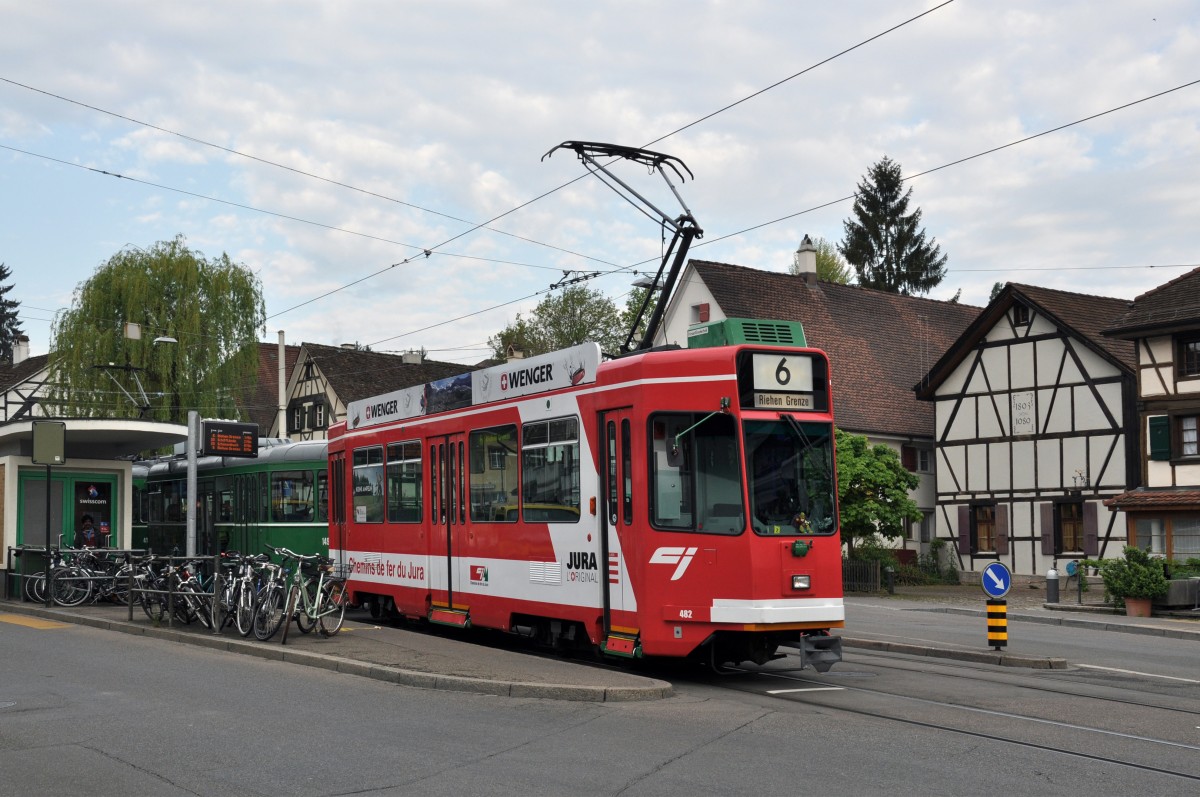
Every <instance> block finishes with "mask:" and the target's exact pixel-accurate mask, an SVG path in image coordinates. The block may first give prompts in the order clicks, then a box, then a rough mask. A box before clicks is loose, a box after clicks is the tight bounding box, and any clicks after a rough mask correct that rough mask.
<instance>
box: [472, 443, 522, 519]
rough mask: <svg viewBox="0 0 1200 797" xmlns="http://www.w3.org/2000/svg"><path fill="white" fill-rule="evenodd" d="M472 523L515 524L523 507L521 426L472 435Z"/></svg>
mask: <svg viewBox="0 0 1200 797" xmlns="http://www.w3.org/2000/svg"><path fill="white" fill-rule="evenodd" d="M468 457H469V462H470V468H471V520H472V521H473V522H476V523H481V522H482V523H515V522H516V521H517V511H518V508H519V506H520V495H519V492H520V490H519V486H520V481H519V480H518V476H519V474H518V472H517V471H518V468H517V427H516V426H514V425H510V426H494V427H492V428H490V429H477V430H475V431H473V432H471V436H470V451H469V452H468Z"/></svg>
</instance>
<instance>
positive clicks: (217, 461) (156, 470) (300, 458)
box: [133, 437, 327, 478]
mask: <svg viewBox="0 0 1200 797" xmlns="http://www.w3.org/2000/svg"><path fill="white" fill-rule="evenodd" d="M326 445H327V444H326V442H325V441H324V440H303V441H299V442H295V441H292V440H289V439H288V438H286V437H260V438H259V439H258V456H257V457H255V458H252V459H248V458H245V457H199V458H197V460H196V469H197V470H202V471H204V470H215V469H217V468H227V467H234V466H245V467H251V466H254V465H262V464H277V463H283V462H321V461H324V460H325V457H326ZM186 470H187V455H186V454H182V453H176V454H173V455H171V456H168V457H160V458H158V459H149V460H143V461H140V462H135V463H133V475H134V478H147V477H150V476H162V475H166V474H172V473H179V474H182V473H184V472H185V471H186Z"/></svg>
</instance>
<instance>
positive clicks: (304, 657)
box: [0, 600, 673, 702]
mask: <svg viewBox="0 0 1200 797" xmlns="http://www.w3.org/2000/svg"><path fill="white" fill-rule="evenodd" d="M6 614H7V615H17V616H18V617H17V618H12V619H13V621H19V618H20V617H30V618H37V619H40V620H44V621H52V622H53V621H57V622H62V623H73V624H78V625H87V626H91V627H94V628H103V629H107V630H111V631H118V632H121V633H126V634H135V635H140V636H145V637H149V638H154V639H164V640H169V641H172V642H181V643H185V644H192V645H198V646H201V647H207V648H212V649H214V650H226V651H231V652H235V653H242V654H246V655H250V656H257V657H259V658H263V659H269V660H273V661H285V662H289V663H293V664H302V665H305V666H309V667H320V668H322V669H326V670H333V671H335V672H344V673H348V674H352V675H361V676H364V677H367V678H375V679H377V680H381V681H387V682H388V683H395V684H400V685H402V686H414V687H419V688H422V689H446V690H450V691H457V692H475V693H480V694H489V695H501V696H506V697H542V698H553V699H555V700H580V701H592V702H606V701H633V700H658V699H660V698H664V697H670V696H671V694H672V693H673V691H672V687H671V685H670V684H669V683H667V682H666V681H661V680H657V679H654V678H647V677H643V676H641V675H636V674H634V673H630V672H626V671H622V670H620V669H614V668H599V667H585V666H581V665H580V664H578V663H575V662H572V661H570V660H568V659H555V658H547V657H544V656H531V655H526V654H523V653H520V652H515V651H511V650H505V649H503V648H496V647H492V646H490V645H488V644H486V639H483V640H482V641H479V640H480V638H481V637H480V635H475V636H473V637H469V638H470V639H471V640H472V641H466V640H467V639H468V637H463V638H461V639H459V638H453V637H449V636H442V635H435V634H424V633H419V632H416V631H411V630H406V629H404V628H393V627H390V626H384V625H374V624H370V623H367V624H364V623H363V621H364V620H365V619H367V618H366V616H365V615H364V614H361V613H358V612H354V613H353V619H354V620H356V621H358V622H347V623H346V624H344V625H343V627H342V631H341V633H339V634H338V635H337V636H334V637H323V636H321V635H320V634H318V633H316V632H313V633H311V634H301V633H299V632H298V631H296V629H295V627H294V626H293V627H292V628H291V629H290V632H289V634H288V638H287V644H286V645H283V644H281V643H280V635H276V636H275V638H273V639H271V640H270V641H268V642H260V641H258V640H257V639H254V638H253V637H251V638H249V639H243V638H242V637H241V636H240V635H239V634H238V633H237V632H236V631H234V630H232V629H229V628H227V629H225V630H224V631H223V632H221V633H219V634H217V633H214V632H213V631H212V630H211V629H206V628H204V627H203V626H201V625H199V624H198V623H193V624H191V625H179V624H176V625H175V626H173V627H168V626H167V624H166V623H163V624H161V625H159V626H155V625H154V623H153V622H151V621H150V619H149V618H148V617H146V615H145V613H144V612H142V610H141V609H140V608H135V609H134V615H133V621H132V622H131V621H130V620H129V608H128V607H125V606H117V605H115V604H94V605H88V606H79V607H74V608H70V609H68V608H64V607H54V608H50V609H47V608H45V607H44V606H43V605H41V604H33V603H24V602H20V601H13V600H0V619H4V616H5V615H6ZM351 616H352V613H351V612H347V618H348V619H349V618H350V617H351Z"/></svg>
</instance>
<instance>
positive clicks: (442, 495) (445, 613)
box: [426, 434, 469, 625]
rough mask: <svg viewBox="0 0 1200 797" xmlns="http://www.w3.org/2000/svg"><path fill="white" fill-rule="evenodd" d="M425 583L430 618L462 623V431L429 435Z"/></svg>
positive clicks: (464, 491)
mask: <svg viewBox="0 0 1200 797" xmlns="http://www.w3.org/2000/svg"><path fill="white" fill-rule="evenodd" d="M426 445H427V446H428V452H427V456H428V458H429V459H428V462H427V463H426V467H427V468H428V470H429V474H430V478H429V489H430V501H429V519H430V524H431V526H432V533H431V534H430V539H429V549H430V550H429V575H428V577H427V578H428V582H427V583H428V586H429V590H430V593H431V595H432V600H433V611H432V612H431V619H433V620H435V621H437V622H444V623H450V624H452V625H463V624H465V622H466V611H467V603H466V601H465V600H464V599H463V597H464V596H463V595H461V594H459V593H460V588H461V586H462V572H461V571H462V567H463V565H462V562H463V561H464V560H463V557H465V556H466V554H467V511H468V508H469V504H468V501H467V454H466V448H467V446H466V437H465V435H461V434H453V435H446V436H444V437H433V438H429V440H428V441H427V443H426Z"/></svg>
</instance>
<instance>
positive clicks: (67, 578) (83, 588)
mask: <svg viewBox="0 0 1200 797" xmlns="http://www.w3.org/2000/svg"><path fill="white" fill-rule="evenodd" d="M91 594H92V580H91V579H90V578H88V574H87V573H85V572H84V571H82V570H80V569H79V568H76V567H64V568H62V569H60V570H56V571H55V572H54V575H52V576H51V577H50V596H51V597H52V598H53V599H54V602H55V603H57V604H58V605H60V606H78V605H79V604H81V603H83V602H84V601H85V600H87V599H88V598H89V597H91Z"/></svg>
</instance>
